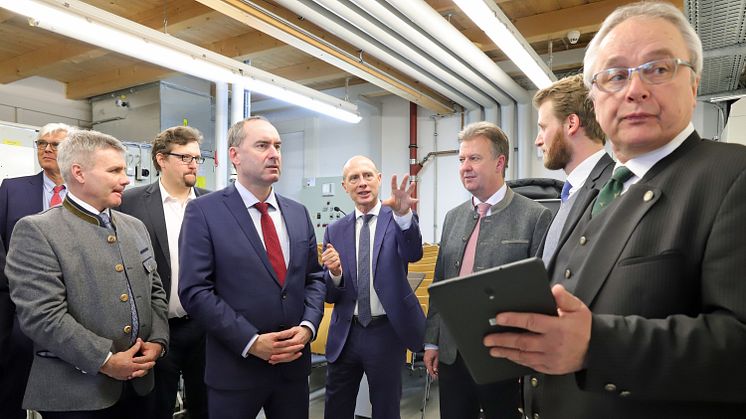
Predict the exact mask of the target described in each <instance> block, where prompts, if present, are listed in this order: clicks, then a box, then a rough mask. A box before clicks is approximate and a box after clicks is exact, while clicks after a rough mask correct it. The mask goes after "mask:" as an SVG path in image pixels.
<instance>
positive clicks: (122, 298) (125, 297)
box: [119, 294, 130, 303]
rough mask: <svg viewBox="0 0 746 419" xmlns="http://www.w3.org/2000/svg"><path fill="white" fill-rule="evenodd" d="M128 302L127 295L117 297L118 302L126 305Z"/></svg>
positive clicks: (128, 297)
mask: <svg viewBox="0 0 746 419" xmlns="http://www.w3.org/2000/svg"><path fill="white" fill-rule="evenodd" d="M129 300H130V296H129V295H127V294H122V295H120V296H119V301H121V302H123V303H126V302H127V301H129Z"/></svg>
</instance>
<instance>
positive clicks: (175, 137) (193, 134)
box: [150, 126, 202, 172]
mask: <svg viewBox="0 0 746 419" xmlns="http://www.w3.org/2000/svg"><path fill="white" fill-rule="evenodd" d="M195 141H196V142H197V143H198V144H199V143H201V142H202V133H201V132H199V130H198V129H196V128H192V127H183V126H178V127H171V128H168V129H166V130H165V131H163V132H161V133H160V134H158V135H156V136H155V138H154V139H153V142H152V145H153V149H152V150H151V152H150V154H151V158H152V159H153V168H155V170H156V171H158V172H160V171H161V166H160V165H159V164H158V159H157V158H156V157H157V156H158V154H167V153H170V152H171V150H173V146H174V144H175V145H186V144H189V143H191V142H195Z"/></svg>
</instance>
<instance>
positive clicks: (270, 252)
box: [254, 202, 287, 286]
mask: <svg viewBox="0 0 746 419" xmlns="http://www.w3.org/2000/svg"><path fill="white" fill-rule="evenodd" d="M267 207H269V204H268V203H266V202H257V203H256V204H254V208H256V209H258V210H259V212H260V213H262V236H263V237H264V247H265V248H266V249H267V257H269V263H270V264H271V265H272V268H274V270H275V273H276V274H277V280H278V281H279V282H280V286H284V285H285V274H286V273H287V267H285V257H284V256H283V255H282V247H281V246H280V239H279V238H278V237H277V230H275V223H274V222H272V217H270V216H269V213H268V212H267Z"/></svg>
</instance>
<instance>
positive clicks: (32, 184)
mask: <svg viewBox="0 0 746 419" xmlns="http://www.w3.org/2000/svg"><path fill="white" fill-rule="evenodd" d="M43 176H44V172H43V171H42V172H39V173H37V174H35V175H32V176H22V177H17V178H9V179H4V180H3V181H2V183H0V241H2V245H3V248H4V250H6V251H7V249H8V245H9V244H10V235H11V233H12V232H13V228H14V227H15V225H16V223H17V222H18V220H20V219H21V218H22V217H25V216H27V215H31V214H36V213H39V212H41V211H42V210H44V178H43ZM2 256H3V262H4V259H5V254H4V252H3V255H2ZM14 313H15V305H13V302H12V301H11V299H10V292H9V289H8V278H6V277H5V272H4V269H0V369H2V365H3V364H4V363H5V362H6V361H7V360H6V359H5V358H6V356H7V355H6V352H7V350H8V348H9V345H10V342H11V340H12V339H16V338H15V337H13V338H11V336H18V337H20V334H19V333H18V332H15V333H12V331H13V319H14V317H15V314H14Z"/></svg>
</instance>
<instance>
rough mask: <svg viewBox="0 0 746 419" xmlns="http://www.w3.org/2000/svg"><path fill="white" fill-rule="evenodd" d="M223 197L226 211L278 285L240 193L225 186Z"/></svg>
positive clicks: (233, 187)
mask: <svg viewBox="0 0 746 419" xmlns="http://www.w3.org/2000/svg"><path fill="white" fill-rule="evenodd" d="M223 198H224V203H225V206H226V207H228V211H230V212H231V214H233V217H234V218H235V219H236V221H237V222H238V226H239V227H240V228H241V231H243V233H244V235H245V236H246V238H247V239H248V240H249V243H251V247H253V248H254V251H255V252H256V254H257V255H258V256H259V259H261V261H262V264H263V265H264V268H265V269H266V270H267V272H268V273H269V274H270V275H271V276H272V278H273V279H274V280H275V283H276V284H278V285H279V281H278V280H277V275H276V274H275V270H274V269H273V268H272V265H271V264H270V263H269V257H267V250H265V249H264V245H263V244H262V240H261V239H260V238H259V233H258V232H257V231H256V228H255V227H254V221H252V219H251V216H250V215H249V211H248V209H247V208H246V207H244V203H243V199H241V195H240V194H239V193H238V190H236V187H235V186H233V185H231V186H229V187H228V188H226V189H225V190H224V192H223Z"/></svg>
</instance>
